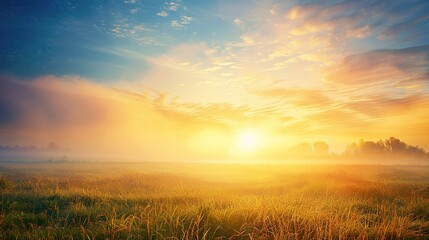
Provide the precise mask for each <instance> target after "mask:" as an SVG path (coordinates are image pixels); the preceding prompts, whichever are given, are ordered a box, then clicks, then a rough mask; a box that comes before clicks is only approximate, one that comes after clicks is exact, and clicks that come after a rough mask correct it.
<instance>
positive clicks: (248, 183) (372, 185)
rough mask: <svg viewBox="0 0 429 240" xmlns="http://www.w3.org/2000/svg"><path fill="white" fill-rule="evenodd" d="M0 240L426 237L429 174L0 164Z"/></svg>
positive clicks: (416, 170) (369, 169)
mask: <svg viewBox="0 0 429 240" xmlns="http://www.w3.org/2000/svg"><path fill="white" fill-rule="evenodd" d="M0 173H1V178H0V194H1V207H0V210H1V212H0V239H429V167H410V166H315V165H314V166H313V165H303V166H269V165H209V164H167V163H164V164H161V163H159V164H155V163H153V164H149V163H145V164H102V163H99V164H95V163H94V164H83V163H80V164H78V163H76V164H1V165H0Z"/></svg>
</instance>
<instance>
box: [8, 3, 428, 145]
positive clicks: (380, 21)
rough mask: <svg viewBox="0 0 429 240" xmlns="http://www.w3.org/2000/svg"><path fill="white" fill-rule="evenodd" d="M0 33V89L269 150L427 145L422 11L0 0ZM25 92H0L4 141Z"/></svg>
mask: <svg viewBox="0 0 429 240" xmlns="http://www.w3.org/2000/svg"><path fill="white" fill-rule="evenodd" d="M0 31H1V35H2V37H1V38H0V76H1V79H2V80H1V82H0V83H1V84H3V85H4V86H5V87H4V88H3V89H1V90H2V91H12V92H13V91H14V89H9V88H10V86H14V85H13V84H12V85H11V84H10V83H6V82H7V81H12V82H13V81H20V82H24V83H22V84H28V85H30V86H28V88H29V89H32V88H35V89H39V87H41V86H43V87H42V88H49V89H51V88H53V89H56V91H60V90H61V91H66V92H68V91H79V89H80V88H81V87H82V86H86V85H85V84H83V85H82V84H80V83H79V82H85V83H87V84H95V85H96V86H99V87H101V86H104V87H110V88H114V89H121V90H123V91H128V92H132V93H134V94H139V95H141V96H144V98H148V99H150V101H151V104H152V105H153V106H154V108H155V109H158V110H159V111H160V113H161V114H164V115H165V117H167V118H169V117H171V116H175V117H176V118H177V116H182V117H183V116H187V117H186V119H188V120H187V121H188V122H193V121H197V120H198V121H209V122H211V125H216V124H220V125H225V126H227V128H229V129H238V128H240V126H241V125H245V126H247V125H249V126H255V128H261V129H265V130H264V131H266V132H277V133H278V136H277V137H278V138H279V139H280V140H279V141H280V142H281V141H283V140H284V139H289V140H288V141H292V140H291V139H296V141H313V140H318V139H323V138H324V136H326V135H329V137H330V138H332V139H331V140H332V142H337V143H341V142H342V143H344V142H351V141H353V140H355V139H356V138H361V137H364V138H385V137H389V136H391V135H394V136H396V137H403V138H404V139H405V140H409V141H410V142H411V143H413V142H414V143H416V144H420V145H424V146H426V147H429V145H427V141H425V138H426V136H427V135H428V134H429V128H428V126H429V124H427V123H428V121H429V120H428V119H429V116H428V113H427V111H426V110H425V109H427V108H428V107H429V84H428V83H429V37H428V36H429V1H425V0H410V1H398V0H388V1H387V0H386V1H383V0H377V1H372V0H371V1H370V0H362V1H357V0H349V1H347V0H344V1H341V0H335V1H334V0H326V1H299V0H295V1H274V0H263V1H245V0H239V1H227V0H220V1H214V0H212V1H196V0H194V1H187V0H181V1H153V0H152V1H149V0H144V1H143V0H125V1H42V2H40V1H2V2H1V3H0ZM17 79H18V80H17ZM44 80H47V81H48V82H49V84H48V83H46V82H45V81H44ZM75 82H78V83H79V84H77V83H76V86H74V85H73V84H74V83H75ZM62 83H70V86H69V85H62ZM51 85H52V86H51ZM6 86H8V89H6ZM59 86H62V87H59ZM66 86H69V87H66ZM63 87H64V88H65V89H63ZM17 88H18V87H17ZM69 88H70V89H69ZM26 89H27V88H26ZM73 89H74V90H73ZM27 90H28V89H27ZM27 90H25V91H24V90H19V91H21V92H19V91H18V90H16V91H17V93H16V94H12V93H10V92H8V94H9V95H6V94H5V92H3V97H2V98H1V99H0V100H2V102H0V103H1V104H0V111H1V112H2V113H3V115H8V114H9V113H13V115H14V116H13V117H12V116H9V117H8V116H6V117H3V118H2V119H3V120H0V123H1V124H4V125H1V126H0V129H2V130H1V131H5V132H8V133H11V134H12V133H16V132H19V131H18V130H17V129H22V128H21V127H23V126H21V127H19V124H18V122H19V121H18V120H16V119H20V117H21V118H23V119H24V118H32V117H34V116H29V111H28V109H27V108H26V107H24V105H25V104H23V103H21V102H20V100H19V98H17V97H16V96H20V94H22V93H23V92H27ZM39 90H40V89H39ZM39 90H37V91H39ZM34 91H36V90H34ZM37 91H36V92H37ZM102 92H103V91H102ZM10 94H11V95H10ZM44 94H46V93H44ZM36 95H37V94H36V93H34V94H33V95H31V96H36ZM54 95H55V96H57V95H56V94H54ZM6 96H9V97H6ZM105 97H107V98H109V97H108V96H105ZM40 99H41V97H34V99H32V101H30V102H31V104H33V105H34V104H35V105H34V106H33V105H32V106H33V107H32V109H40V111H41V112H39V113H38V114H41V115H40V116H39V118H40V119H45V118H47V119H45V124H47V123H48V122H50V121H51V120H52V119H50V118H49V116H54V115H61V114H65V115H67V114H69V113H62V111H64V106H62V107H58V108H55V107H54V109H53V110H52V111H53V112H55V114H50V115H49V116H48V117H47V116H45V115H43V114H42V113H43V111H45V110H46V108H47V106H50V107H53V106H56V105H55V104H54V103H50V102H49V101H48V100H46V101H45V100H44V101H43V102H40V103H39V104H37V103H38V101H39V100H40ZM109 99H110V98H109ZM148 101H149V100H148ZM67 106H68V105H67ZM12 108H13V109H12ZM66 109H67V108H66ZM57 111H58V112H57ZM35 112H37V111H35ZM32 113H34V112H32ZM167 113H168V114H167ZM34 114H36V113H34ZM70 114H71V113H70ZM74 114H75V113H73V114H71V115H70V116H74ZM36 115H37V114H36ZM67 116H68V115H67ZM11 119H15V120H11ZM61 119H62V118H61ZM179 119H181V118H179ZM256 120H257V121H258V122H260V123H256V122H255V121H256ZM10 121H15V122H13V123H14V124H12V125H17V127H16V129H15V128H11V127H10V126H11V123H10ZM41 121H42V120H41ZM42 122H43V121H42ZM90 122H91V121H90ZM407 123H411V124H412V126H413V127H411V129H410V128H409V125H408V124H407ZM44 126H45V125H44ZM41 129H42V128H41ZM392 129H394V131H392ZM45 130H46V129H45ZM195 131H197V130H195ZM48 132H49V131H48ZM12 135H14V137H13V139H17V140H16V141H17V142H18V143H19V142H20V141H22V139H21V138H20V137H19V136H20V135H19V134H17V135H16V136H15V134H12ZM8 139H12V138H11V137H10V136H9V138H8ZM29 139H32V138H29ZM34 139H37V138H36V137H35V138H34ZM8 141H9V140H7V139H0V142H6V143H7V142H8ZM425 144H426V145H425ZM70 145H73V144H70Z"/></svg>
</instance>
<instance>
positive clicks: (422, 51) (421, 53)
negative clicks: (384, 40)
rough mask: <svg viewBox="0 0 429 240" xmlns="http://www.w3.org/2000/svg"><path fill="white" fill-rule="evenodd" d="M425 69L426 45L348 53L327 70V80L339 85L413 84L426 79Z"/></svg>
mask: <svg viewBox="0 0 429 240" xmlns="http://www.w3.org/2000/svg"><path fill="white" fill-rule="evenodd" d="M428 72H429V46H428V45H426V46H419V47H410V48H404V49H384V50H375V51H370V52H366V53H362V54H355V55H351V56H347V57H345V58H344V59H343V60H342V61H340V62H339V63H338V64H335V65H333V66H331V67H330V68H329V69H328V70H327V75H326V80H327V81H330V82H335V83H342V84H374V83H381V82H388V83H391V84H395V83H410V84H413V83H418V82H422V81H426V79H425V78H427V75H428ZM412 80H414V81H412Z"/></svg>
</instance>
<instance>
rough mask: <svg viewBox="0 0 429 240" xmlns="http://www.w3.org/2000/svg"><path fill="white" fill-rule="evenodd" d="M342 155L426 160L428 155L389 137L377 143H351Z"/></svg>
mask: <svg viewBox="0 0 429 240" xmlns="http://www.w3.org/2000/svg"><path fill="white" fill-rule="evenodd" d="M343 155H347V156H368V155H370V156H374V155H389V156H402V157H413V158H428V157H429V153H426V151H425V150H424V149H423V148H421V147H418V146H411V145H408V144H406V143H405V142H402V141H401V140H399V139H397V138H394V137H390V138H389V139H386V140H379V141H377V142H373V141H364V140H360V141H359V143H358V144H356V143H352V144H350V145H348V146H347V148H346V150H345V151H344V153H343Z"/></svg>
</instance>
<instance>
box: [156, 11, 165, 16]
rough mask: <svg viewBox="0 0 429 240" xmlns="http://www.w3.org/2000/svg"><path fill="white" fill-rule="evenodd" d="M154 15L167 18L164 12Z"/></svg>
mask: <svg viewBox="0 0 429 240" xmlns="http://www.w3.org/2000/svg"><path fill="white" fill-rule="evenodd" d="M156 15H158V16H160V17H167V16H168V13H167V12H166V11H161V12H159V13H157V14H156Z"/></svg>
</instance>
